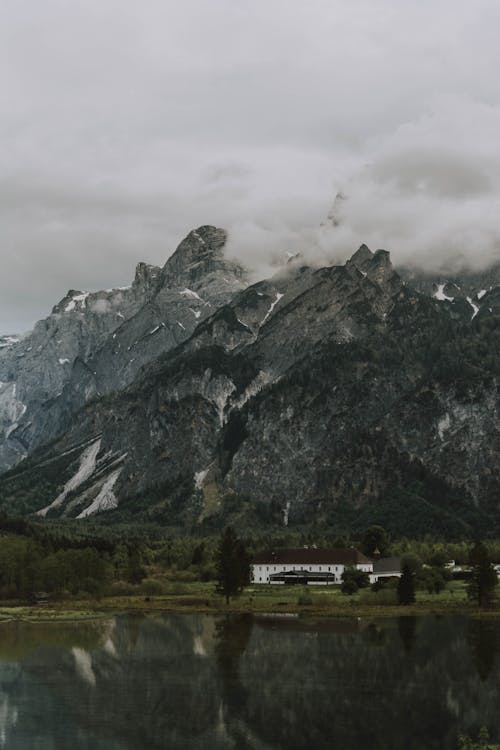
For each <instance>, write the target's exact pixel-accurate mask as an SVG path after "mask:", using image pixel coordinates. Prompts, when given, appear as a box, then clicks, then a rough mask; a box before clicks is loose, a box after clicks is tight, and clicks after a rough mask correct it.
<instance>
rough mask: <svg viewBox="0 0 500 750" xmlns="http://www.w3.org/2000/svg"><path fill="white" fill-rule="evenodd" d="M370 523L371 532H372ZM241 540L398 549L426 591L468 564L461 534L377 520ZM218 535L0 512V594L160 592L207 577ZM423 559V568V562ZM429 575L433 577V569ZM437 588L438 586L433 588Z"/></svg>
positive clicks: (492, 548) (262, 545)
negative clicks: (403, 529) (447, 535)
mask: <svg viewBox="0 0 500 750" xmlns="http://www.w3.org/2000/svg"><path fill="white" fill-rule="evenodd" d="M373 529H375V530H376V531H375V536H373ZM241 540H242V543H243V544H244V547H245V549H246V551H247V553H248V555H249V556H250V557H251V556H253V555H254V554H255V553H257V552H261V551H272V550H275V549H278V548H283V547H299V546H318V547H347V546H353V547H357V548H359V549H361V550H363V551H364V552H365V553H366V554H368V555H370V554H372V552H373V549H374V547H375V545H376V546H377V548H380V551H381V552H382V554H383V556H389V555H397V556H402V557H404V558H405V559H407V560H408V561H409V562H410V563H411V565H412V566H413V567H414V568H415V569H421V570H420V573H419V576H418V580H419V584H420V585H421V586H422V588H427V589H428V590H429V591H432V590H433V587H434V586H437V584H436V581H437V578H436V576H435V574H433V572H432V571H434V573H435V572H436V571H437V570H440V571H442V569H443V566H444V565H445V563H447V562H448V561H450V560H454V561H455V562H456V563H457V564H467V562H468V560H469V555H470V549H471V545H470V543H469V542H468V541H458V542H447V541H443V540H439V539H436V538H432V537H426V538H422V539H419V540H416V539H409V538H406V537H391V536H390V535H389V534H388V533H387V532H385V531H384V530H383V529H380V527H370V528H369V529H367V530H366V531H365V532H364V534H362V535H354V534H353V535H350V536H339V535H334V534H332V533H328V534H321V533H314V532H312V531H308V532H304V533H299V532H293V531H286V530H285V531H279V532H276V533H272V532H271V533H270V532H267V533H263V534H257V535H255V534H253V535H252V534H247V535H242V536H241ZM219 544H220V535H216V534H206V535H201V534H197V535H194V534H193V535H180V534H172V533H171V532H168V531H165V530H161V529H159V528H152V527H142V528H141V527H139V528H132V527H126V526H123V527H114V526H113V527H102V526H99V525H98V524H96V525H91V524H88V525H84V526H82V525H81V524H78V523H69V522H66V523H60V522H37V521H30V520H26V519H19V518H9V517H8V516H7V515H5V514H3V513H2V514H0V599H4V600H5V599H29V597H30V596H32V595H33V594H34V593H35V592H42V591H43V592H46V593H48V594H50V595H51V596H53V597H55V598H57V597H61V598H64V597H72V596H80V597H81V596H87V597H97V598H100V597H102V596H127V595H142V596H153V595H161V594H163V593H165V592H166V591H167V590H168V591H169V592H174V593H175V592H176V589H175V587H176V586H178V587H180V588H178V590H179V591H180V590H181V589H182V584H187V583H191V582H196V581H200V582H210V581H213V582H214V586H215V580H216V578H217V550H218V546H219ZM487 548H488V553H489V557H490V559H491V560H492V561H494V562H499V561H500V540H490V541H489V542H488V544H487ZM422 565H424V566H425V567H424V569H422ZM433 576H434V577H433ZM436 590H437V589H436Z"/></svg>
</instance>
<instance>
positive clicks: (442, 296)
mask: <svg viewBox="0 0 500 750" xmlns="http://www.w3.org/2000/svg"><path fill="white" fill-rule="evenodd" d="M445 286H446V284H438V288H437V292H435V294H433V297H434V299H438V300H439V301H440V302H453V300H454V299H455V297H447V296H446V294H445V293H444V288H445Z"/></svg>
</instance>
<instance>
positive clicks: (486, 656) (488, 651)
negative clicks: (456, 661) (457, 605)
mask: <svg viewBox="0 0 500 750" xmlns="http://www.w3.org/2000/svg"><path fill="white" fill-rule="evenodd" d="M467 641H468V643H469V647H470V649H471V651H472V656H473V659H474V665H475V667H476V670H477V673H478V675H479V677H480V678H481V680H482V681H483V682H484V681H485V680H487V679H488V677H489V676H490V674H491V672H492V670H493V666H494V664H495V658H496V655H497V651H498V628H497V624H496V622H494V621H493V620H491V619H488V620H478V619H471V620H470V621H469V623H468V626H467Z"/></svg>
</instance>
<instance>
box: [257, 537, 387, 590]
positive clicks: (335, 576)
mask: <svg viewBox="0 0 500 750" xmlns="http://www.w3.org/2000/svg"><path fill="white" fill-rule="evenodd" d="M346 567H354V568H357V569H358V570H362V571H363V572H364V573H368V574H372V573H373V561H372V560H370V559H369V558H368V557H366V556H365V555H363V553H362V552H359V550H357V549H353V548H350V549H316V548H314V547H311V548H306V547H302V548H299V549H282V550H276V552H263V553H261V554H260V555H257V556H256V557H255V558H254V559H253V561H252V576H253V583H272V584H300V585H307V584H311V585H314V584H316V585H321V586H328V585H331V584H339V583H341V582H342V573H343V572H344V570H345V568H346Z"/></svg>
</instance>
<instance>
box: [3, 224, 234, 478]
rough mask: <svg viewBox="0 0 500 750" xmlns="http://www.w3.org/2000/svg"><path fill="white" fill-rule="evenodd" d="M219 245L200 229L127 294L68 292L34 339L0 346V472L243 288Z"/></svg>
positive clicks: (142, 267) (143, 270) (141, 272)
mask: <svg viewBox="0 0 500 750" xmlns="http://www.w3.org/2000/svg"><path fill="white" fill-rule="evenodd" d="M225 241H226V234H225V232H224V231H223V230H220V229H219V230H218V229H215V228H214V227H200V228H199V229H198V230H197V231H193V232H191V233H190V234H189V235H188V236H187V237H186V238H185V239H184V240H183V242H182V243H181V245H180V246H179V247H178V248H177V250H176V251H175V253H174V254H173V255H172V256H171V257H170V258H169V260H168V261H167V262H166V264H165V266H164V267H163V268H162V269H161V268H157V267H154V266H149V265H147V264H145V263H139V265H138V266H137V269H136V273H135V278H134V281H133V283H132V285H131V286H130V287H127V288H122V289H108V290H106V291H101V292H95V293H88V292H80V291H75V290H70V291H69V292H68V294H67V295H66V296H65V297H64V299H62V300H61V302H59V303H58V304H57V305H56V306H55V307H54V308H53V310H52V313H51V315H50V316H49V317H48V318H46V319H45V320H42V321H40V322H39V323H37V324H36V326H35V328H34V330H33V331H32V332H31V333H29V334H28V335H26V336H24V337H4V338H3V339H2V340H0V381H1V385H0V470H2V469H3V470H6V469H8V468H10V467H11V466H13V465H15V464H16V463H18V462H19V460H21V459H22V458H24V457H25V456H27V455H28V454H29V453H30V452H31V451H32V450H33V449H34V448H35V447H36V446H38V445H40V444H42V443H45V442H47V441H48V440H50V439H51V438H53V437H55V436H56V435H58V434H60V433H61V432H62V431H63V430H64V429H66V428H67V427H68V426H69V425H71V423H72V420H73V417H74V414H75V413H76V412H77V411H78V409H80V408H81V407H83V406H84V405H85V404H86V403H87V402H88V401H89V400H91V399H95V398H99V397H100V396H103V395H104V394H107V393H112V392H114V391H116V390H119V389H121V388H124V387H125V386H126V385H128V384H129V383H131V382H132V380H133V379H134V377H135V376H136V374H137V372H138V371H139V370H140V368H141V367H142V366H143V365H145V364H147V363H148V362H150V361H151V360H153V359H155V358H156V357H157V356H158V354H159V353H160V352H166V351H168V350H169V349H172V348H174V347H176V346H177V345H178V344H179V343H181V342H182V341H184V340H185V339H186V338H188V337H189V336H190V334H191V333H192V332H193V330H194V329H195V327H196V325H197V324H198V322H199V321H200V320H203V319H204V318H205V317H207V316H208V315H210V314H211V312H212V311H213V310H214V309H216V308H218V307H219V306H220V305H221V304H223V303H224V302H225V301H227V300H228V299H230V298H231V296H232V295H233V294H234V293H235V292H236V291H237V290H238V289H240V288H242V287H243V286H244V284H243V279H244V274H245V272H244V270H243V269H242V268H241V267H240V266H238V265H237V264H234V263H231V262H229V261H226V260H225V259H224V258H223V256H222V251H223V247H224V244H225Z"/></svg>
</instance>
